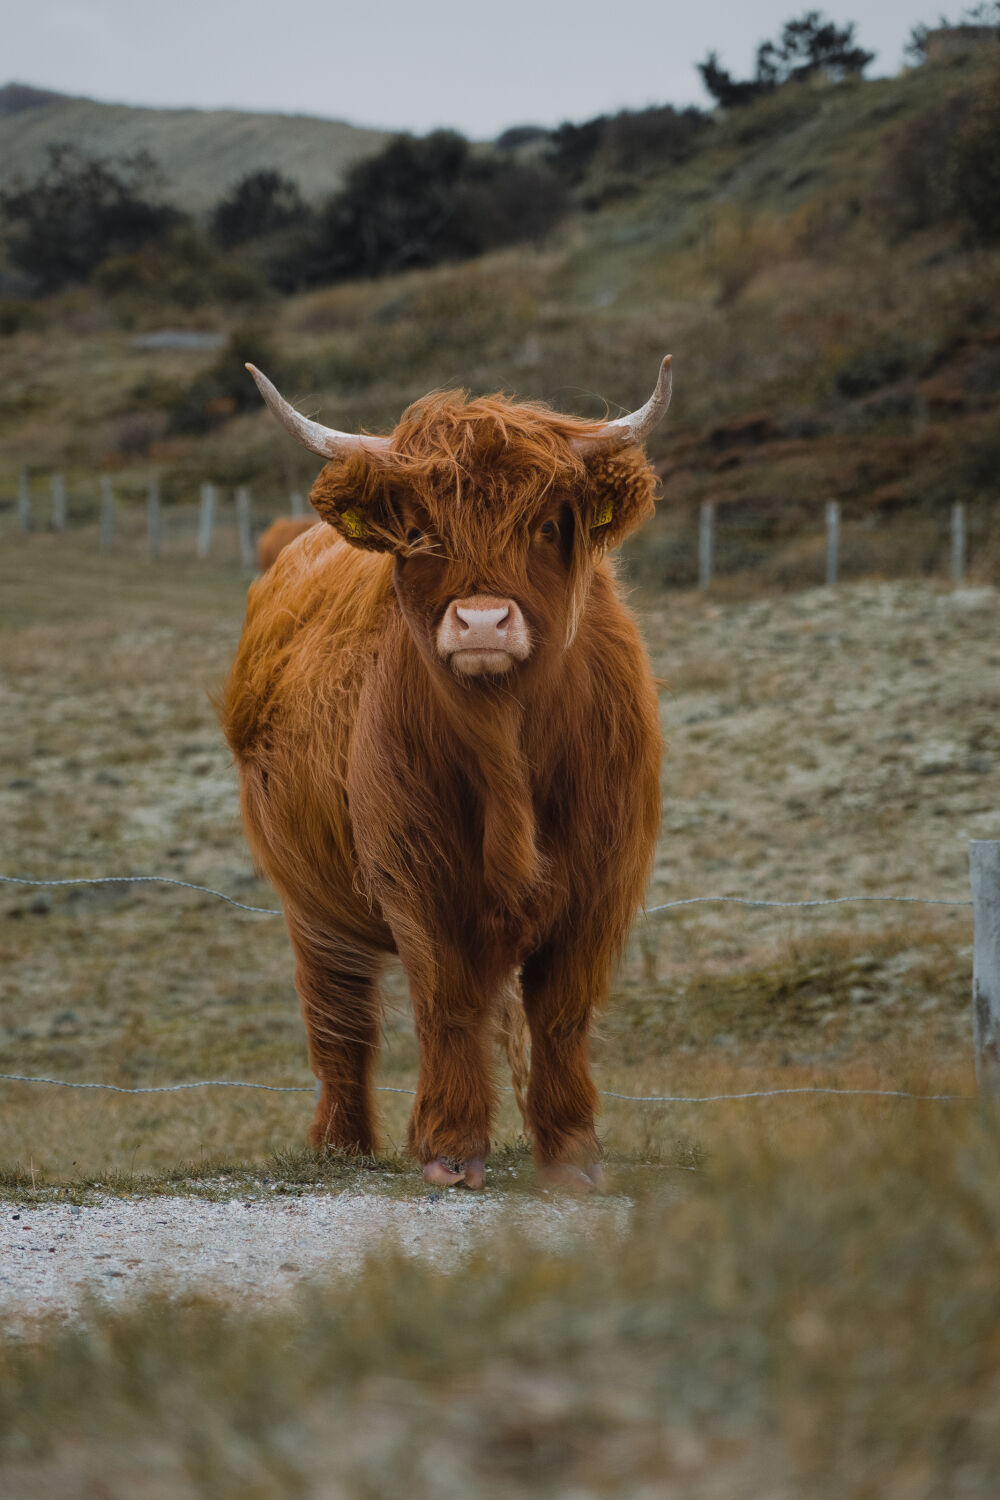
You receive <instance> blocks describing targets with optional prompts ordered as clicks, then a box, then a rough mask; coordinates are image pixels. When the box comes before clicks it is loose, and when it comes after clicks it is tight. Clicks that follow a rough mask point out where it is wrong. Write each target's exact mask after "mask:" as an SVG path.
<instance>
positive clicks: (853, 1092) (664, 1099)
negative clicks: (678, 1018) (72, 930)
mask: <svg viewBox="0 0 1000 1500" xmlns="http://www.w3.org/2000/svg"><path fill="white" fill-rule="evenodd" d="M0 882H2V883H3V884H5V885H30V886H73V885H116V884H117V885H140V884H160V885H173V886H180V887H182V888H183V889H184V890H189V891H198V892H200V893H201V894H202V895H205V896H216V897H218V898H219V900H220V901H226V902H228V904H229V905H230V906H235V907H238V908H239V910H241V911H248V912H253V913H255V914H257V915H260V916H268V917H280V916H281V915H282V913H281V911H280V910H279V909H277V908H274V907H268V906H250V905H248V904H247V903H246V902H244V901H237V900H236V899H235V897H233V896H228V895H226V893H225V892H224V891H217V890H215V889H214V888H213V887H212V886H207V885H196V884H195V883H194V882H193V881H190V880H179V879H177V878H176V877H175V876H171V875H98V876H88V877H80V878H76V879H73V878H64V879H60V880H39V879H34V878H29V877H27V876H20V875H0ZM713 902H715V903H720V902H727V903H729V904H731V905H734V906H749V907H778V908H784V909H786V910H787V909H794V908H800V909H801V908H804V907H815V906H843V905H847V904H850V903H853V902H898V903H903V904H908V905H919V906H971V905H972V902H971V901H956V900H944V899H941V898H939V897H933V896H861V895H856V896H827V897H819V898H816V899H812V900H808V901H768V900H758V899H756V898H752V897H748V896H731V895H728V894H722V895H717V896H688V897H685V898H683V899H682V900H678V901H665V902H662V903H661V904H660V905H657V906H651V907H647V908H646V910H645V913H644V915H645V916H647V917H650V916H653V915H654V914H655V913H657V912H661V911H671V910H676V909H677V908H678V907H683V906H700V905H705V904H708V903H713ZM0 1079H3V1080H5V1081H7V1082H11V1083H42V1084H50V1085H52V1086H54V1087H57V1088H74V1089H104V1090H106V1091H108V1092H111V1093H115V1094H172V1093H178V1092H180V1091H181V1090H183V1089H200V1088H230V1089H239V1088H242V1089H261V1090H264V1091H265V1092H267V1093H274V1094H308V1093H312V1092H313V1088H312V1087H310V1086H308V1085H279V1084H271V1083H252V1082H245V1081H243V1080H238V1079H219V1078H210V1079H201V1080H198V1081H195V1082H192V1083H173V1084H160V1085H156V1086H147V1087H143V1088H123V1087H121V1086H120V1085H118V1084H114V1083H71V1082H68V1081H67V1080H66V1079H62V1078H32V1077H28V1076H26V1075H24V1074H20V1073H0ZM378 1092H379V1093H383V1094H408V1095H410V1096H413V1095H414V1094H415V1092H416V1091H415V1090H414V1089H403V1088H390V1087H388V1086H387V1085H382V1086H380V1087H379V1089H378ZM507 1092H512V1091H511V1090H507ZM791 1094H834V1095H840V1096H844V1095H850V1096H853V1097H855V1098H858V1097H864V1098H879V1099H917V1100H924V1101H928V1102H935V1103H943V1102H947V1101H966V1102H971V1101H974V1099H975V1098H976V1096H975V1095H973V1094H914V1093H910V1092H908V1091H907V1090H904V1089H838V1088H830V1087H822V1086H815V1087H813V1086H804V1087H799V1088H781V1089H753V1090H749V1091H747V1092H744V1093H732V1094H701V1095H688V1094H619V1093H613V1092H611V1091H610V1090H603V1091H601V1097H602V1098H604V1099H620V1100H624V1101H626V1102H628V1103H632V1104H717V1103H723V1102H726V1101H732V1100H739V1099H774V1098H777V1097H779V1096H781V1095H791Z"/></svg>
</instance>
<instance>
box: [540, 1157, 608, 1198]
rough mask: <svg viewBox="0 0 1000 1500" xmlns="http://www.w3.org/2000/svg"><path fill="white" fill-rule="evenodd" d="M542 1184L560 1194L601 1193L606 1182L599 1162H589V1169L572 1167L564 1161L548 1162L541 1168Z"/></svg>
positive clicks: (606, 1184)
mask: <svg viewBox="0 0 1000 1500" xmlns="http://www.w3.org/2000/svg"><path fill="white" fill-rule="evenodd" d="M540 1175H541V1179H542V1183H543V1185H544V1186H545V1187H547V1188H556V1189H557V1190H558V1191H559V1192H562V1193H577V1194H579V1195H581V1196H583V1195H585V1194H587V1193H603V1192H605V1191H606V1190H607V1186H608V1182H607V1178H606V1177H605V1175H604V1168H603V1167H602V1166H601V1164H600V1162H597V1161H595V1162H591V1164H590V1166H589V1167H586V1168H584V1167H574V1166H571V1165H570V1163H569V1162H566V1161H553V1162H549V1163H548V1164H547V1165H546V1166H544V1167H542V1168H541V1173H540Z"/></svg>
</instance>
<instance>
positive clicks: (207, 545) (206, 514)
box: [198, 484, 215, 560]
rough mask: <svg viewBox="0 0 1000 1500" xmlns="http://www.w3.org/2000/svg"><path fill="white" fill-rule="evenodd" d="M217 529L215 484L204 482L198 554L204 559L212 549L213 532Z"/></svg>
mask: <svg viewBox="0 0 1000 1500" xmlns="http://www.w3.org/2000/svg"><path fill="white" fill-rule="evenodd" d="M214 529H215V485H214V484H203V485H202V487H201V502H200V506H199V509H198V556H199V557H200V558H202V559H203V560H204V559H205V558H206V557H207V556H208V554H209V553H210V552H211V550H212V532H213V531H214Z"/></svg>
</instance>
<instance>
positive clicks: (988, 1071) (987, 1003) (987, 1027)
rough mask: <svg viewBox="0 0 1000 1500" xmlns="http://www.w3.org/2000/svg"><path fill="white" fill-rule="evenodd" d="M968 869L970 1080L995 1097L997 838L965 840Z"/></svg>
mask: <svg viewBox="0 0 1000 1500" xmlns="http://www.w3.org/2000/svg"><path fill="white" fill-rule="evenodd" d="M969 874H970V877H971V880H972V916H973V921H974V923H975V930H974V934H973V940H972V1030H973V1036H974V1037H975V1042H976V1081H977V1083H978V1084H979V1091H980V1093H982V1094H988V1095H990V1096H991V1097H992V1098H994V1099H997V1100H1000V840H998V839H972V840H970V843H969Z"/></svg>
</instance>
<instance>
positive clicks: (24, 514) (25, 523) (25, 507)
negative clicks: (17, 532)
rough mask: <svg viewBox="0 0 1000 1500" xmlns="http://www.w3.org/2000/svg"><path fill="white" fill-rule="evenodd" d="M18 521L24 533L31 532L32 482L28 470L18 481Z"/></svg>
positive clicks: (24, 470)
mask: <svg viewBox="0 0 1000 1500" xmlns="http://www.w3.org/2000/svg"><path fill="white" fill-rule="evenodd" d="M17 520H18V525H19V526H20V528H21V530H22V531H30V530H31V480H30V479H29V478H28V471H27V469H22V470H21V477H20V478H19V479H18V481H17Z"/></svg>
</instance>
